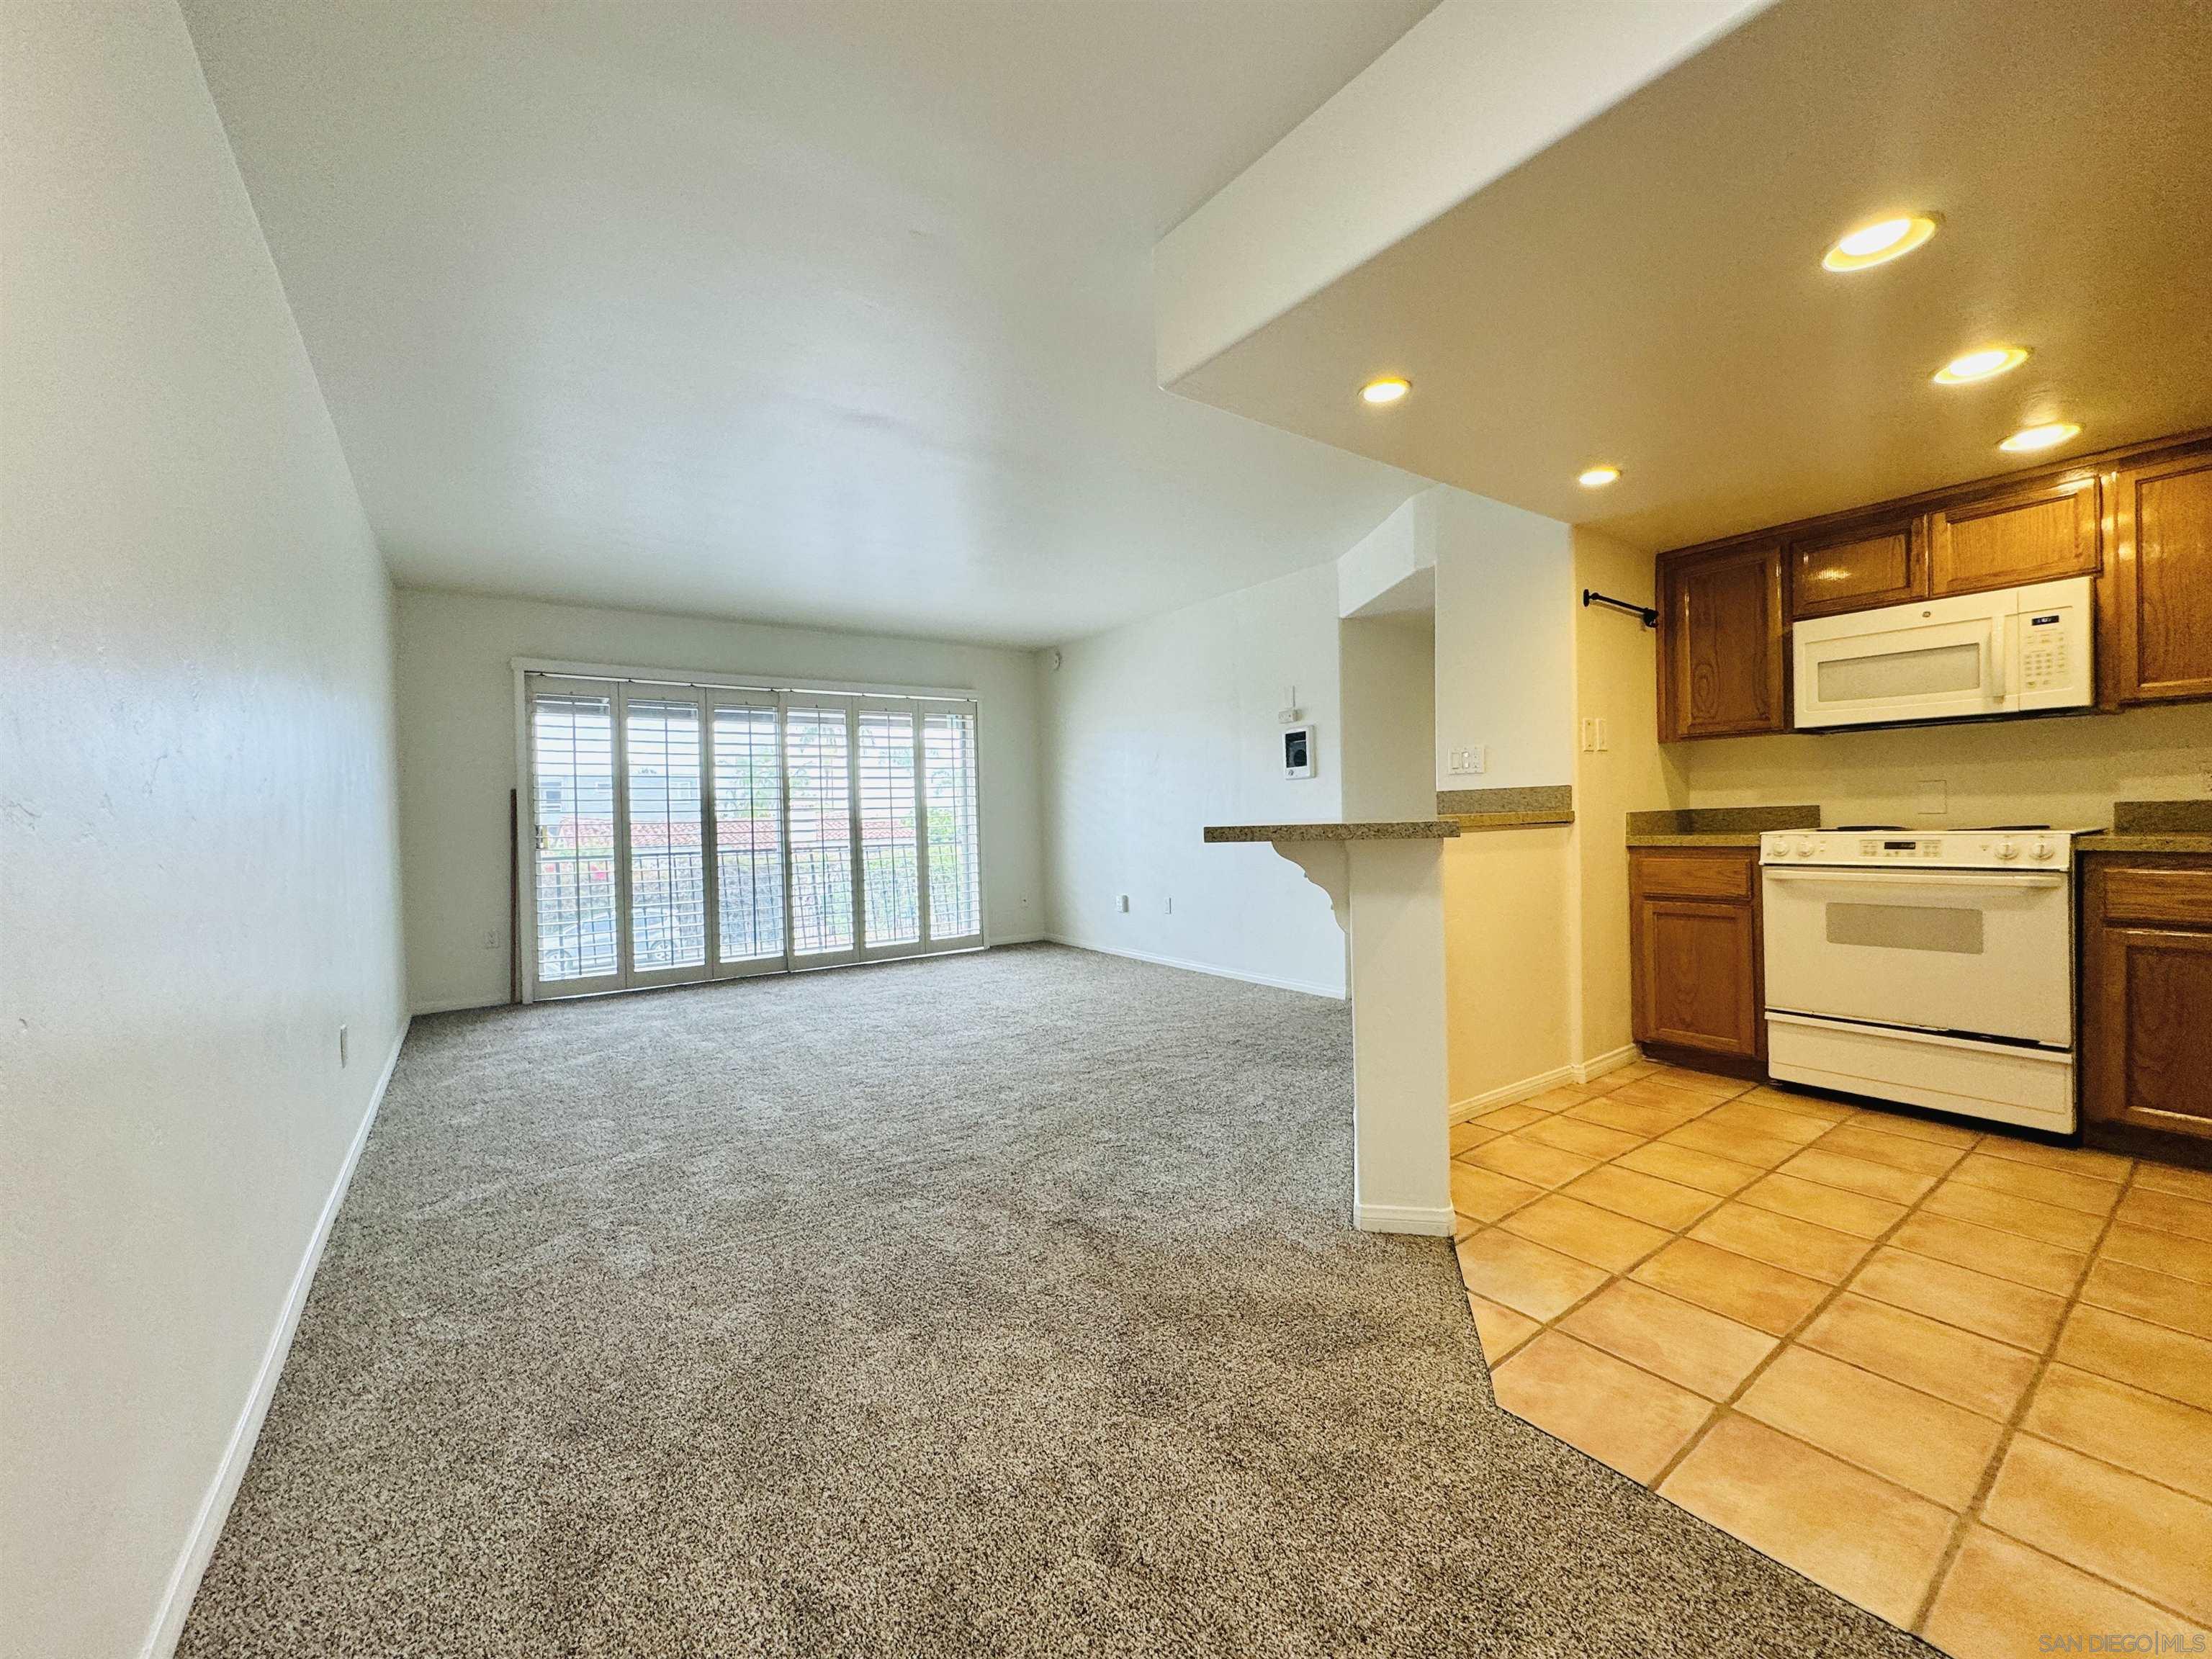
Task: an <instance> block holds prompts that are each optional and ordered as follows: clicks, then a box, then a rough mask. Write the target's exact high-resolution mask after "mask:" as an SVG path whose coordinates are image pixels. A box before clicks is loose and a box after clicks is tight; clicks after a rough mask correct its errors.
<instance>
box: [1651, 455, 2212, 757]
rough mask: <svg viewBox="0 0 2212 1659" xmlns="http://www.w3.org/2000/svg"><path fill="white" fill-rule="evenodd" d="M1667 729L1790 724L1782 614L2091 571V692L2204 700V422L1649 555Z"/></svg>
mask: <svg viewBox="0 0 2212 1659" xmlns="http://www.w3.org/2000/svg"><path fill="white" fill-rule="evenodd" d="M1656 574H1657V579H1658V583H1657V585H1658V593H1659V599H1658V605H1657V609H1658V612H1659V616H1658V629H1659V641H1658V651H1657V653H1656V654H1657V658H1658V664H1659V740H1660V741H1661V742H1662V743H1676V742H1680V741H1682V740H1683V739H1685V738H1729V737H1740V736H1743V735H1745V734H1747V733H1755V732H1786V731H1788V730H1789V729H1790V702H1789V687H1790V635H1789V629H1790V624H1791V623H1795V622H1798V621H1802V620H1806V619H1808V618H1811V617H1836V616H1843V615H1846V614H1848V613H1849V612H1851V611H1873V610H1878V609H1880V608H1881V607H1882V606H1885V605H1909V604H1911V603H1912V602H1913V601H1914V600H1916V599H1944V598H1948V597H1949V596H1951V595H1953V594H1959V593H1977V592H1987V591H1989V590H1990V589H1993V588H2000V587H2014V586H2027V585H2028V584H2030V583H2034V582H2045V581H2057V580H2063V579H2064V578H2067V577H2069V576H2085V575H2086V576H2094V577H2095V578H2096V579H2097V581H2096V611H2097V620H2096V634H2097V655H2098V670H2097V679H2098V686H2097V701H2098V702H2099V704H2100V706H2101V707H2103V708H2107V709H2112V708H2124V707H2126V706H2128V705H2130V704H2133V703H2151V702H2183V701H2186V700H2190V699H2195V698H2208V699H2212V433H2208V432H2196V433H2187V434H2178V435H2175V436H2173V437H2171V438H2162V439H2160V440H2158V441H2155V442H2154V443H2144V444H2136V445H2132V446H2130V447H2127V448H2124V449H2116V450H2111V451H2108V452H2106V453H2104V454H2101V455H2086V456H2081V457H2079V458H2076V459H2072V460H2069V461H2067V462H2063V463H2061V464H2058V465H2052V466H2050V467H2046V468H2044V469H2042V470H2040V471H2035V472H2033V473H2025V474H2020V475H2016V476H2015V477H2009V478H1984V479H1982V480H1980V481H1978V482H1977V483H1965V484H1958V485H1954V486H1952V487H1949V488H1947V489H1936V490H1929V491H1926V492H1924V493H1923V494H1921V495H1911V496H1906V497H1904V498H1902V499H1900V500H1897V501H1881V502H1875V503H1870V504H1869V505H1867V506H1864V507H1850V508H1848V509H1846V510H1844V511H1843V512H1840V513H1828V514H1826V515H1825V516H1823V517H1821V518H1818V519H1807V520H1801V521H1799V522H1797V523H1796V524H1789V525H1782V526H1777V527H1776V528H1774V529H1771V530H1763V531H1759V532H1753V533H1751V534H1748V535H1743V536H1737V537H1733V538H1730V539H1729V540H1728V541H1725V542H1713V543H1705V544H1701V545H1699V546H1696V547H1686V548H1678V549H1676V550H1674V551H1672V552H1667V553H1662V554H1661V555H1659V558H1658V566H1657V573H1656Z"/></svg>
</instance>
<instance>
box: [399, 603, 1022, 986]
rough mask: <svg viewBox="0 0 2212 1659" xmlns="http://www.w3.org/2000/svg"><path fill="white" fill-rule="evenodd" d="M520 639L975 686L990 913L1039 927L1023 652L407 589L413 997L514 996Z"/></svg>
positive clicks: (830, 676)
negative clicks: (510, 959)
mask: <svg viewBox="0 0 2212 1659" xmlns="http://www.w3.org/2000/svg"><path fill="white" fill-rule="evenodd" d="M517 657H542V658H550V659H556V660H561V661H566V662H588V663H599V664H606V665H613V666H618V667H628V668H672V669H696V670H706V671H713V672H716V673H757V674H768V675H777V676H785V675H790V676H806V677H817V678H821V679H823V680H828V681H833V682H836V683H839V684H847V683H865V684H872V685H927V686H939V687H944V688H947V689H951V688H958V689H961V690H973V691H974V692H975V694H976V702H977V710H978V713H977V720H978V733H979V742H980V753H979V756H978V765H979V767H980V768H981V802H980V804H981V810H982V833H983V886H984V895H983V896H984V906H985V920H986V924H987V927H988V928H989V930H990V935H991V938H992V939H993V941H994V943H1001V944H1003V943H1006V942H1008V941H1010V940H1013V939H1034V938H1036V936H1037V935H1038V933H1040V932H1041V931H1042V925H1043V924H1042V915H1043V905H1042V902H1041V895H1042V876H1041V873H1040V867H1039V866H1040V863H1041V856H1042V855H1041V851H1040V848H1039V843H1038V835H1037V797H1038V785H1037V732H1036V682H1035V678H1034V676H1033V674H1032V671H1031V665H1030V656H1029V653H1026V652H1018V651H1005V650H994V649H992V648H990V647H985V646H972V645H945V644H939V643H935V642H933V641H926V640H894V639H883V638H878V637H876V636H874V635H865V634H831V633H824V632H821V631H818V630H814V629H797V628H771V627H767V626H764V625H761V624H757V623H732V622H717V621H714V620H712V619H709V618H705V617H670V616H661V615H658V614H656V613H653V612H650V611H598V610H592V609H588V608H586V607H584V606H580V605H540V604H537V603H534V602H532V601H530V600H526V599H483V598H477V597H474V596H471V595H467V594H459V593H443V592H425V591H418V590H415V589H403V590H402V591H401V592H400V594H399V623H398V683H399V778H400V781H399V795H400V826H401V829H400V844H401V848H402V851H403V857H404V866H405V871H406V892H407V981H408V991H409V995H410V997H411V999H412V1000H413V1005H414V1006H415V1008H416V1011H417V1012H424V1011H428V1010H430V1009H435V1008H471V1007H480V1006H484V1005H486V1004H489V1003H495V1002H504V1001H506V1000H507V868H508V866H507V793H508V791H510V790H511V789H513V787H515V754H514V672H513V667H512V663H513V659H515V658H517ZM487 941H489V943H487Z"/></svg>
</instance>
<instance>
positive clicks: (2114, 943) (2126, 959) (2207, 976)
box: [2081, 854, 2212, 1146]
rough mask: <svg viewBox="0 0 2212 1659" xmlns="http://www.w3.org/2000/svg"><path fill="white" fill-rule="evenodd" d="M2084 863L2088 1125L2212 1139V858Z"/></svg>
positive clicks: (2105, 857) (2101, 1133) (2113, 858)
mask: <svg viewBox="0 0 2212 1659" xmlns="http://www.w3.org/2000/svg"><path fill="white" fill-rule="evenodd" d="M2082 862H2083V864H2084V866H2085V867H2086V869H2087V876H2086V878H2085V880H2084V884H2083V887H2082V899H2081V924H2082V925H2081V933H2082V939H2081V1115H2082V1118H2083V1121H2084V1127H2085V1132H2086V1133H2087V1136H2088V1138H2089V1139H2091V1140H2092V1141H2095V1140H2098V1139H2105V1140H2106V1142H2107V1143H2108V1144H2116V1145H2122V1146H2128V1145H2135V1146H2141V1144H2142V1143H2141V1139H2140V1137H2139V1136H2138V1138H2137V1139H2136V1140H2134V1141H2130V1139H2128V1137H2127V1132H2128V1131H2136V1132H2140V1131H2145V1130H2149V1131H2154V1132H2158V1133H2164V1134H2166V1135H2185V1136H2190V1137H2193V1138H2196V1139H2212V1040H2208V1037H2207V1033H2208V1032H2212V854H2200V855H2166V854H2093V855H2092V856H2090V857H2088V858H2086V859H2084V860H2082Z"/></svg>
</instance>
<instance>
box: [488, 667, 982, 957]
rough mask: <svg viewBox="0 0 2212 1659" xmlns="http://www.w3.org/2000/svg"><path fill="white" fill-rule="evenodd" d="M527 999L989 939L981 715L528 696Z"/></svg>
mask: <svg viewBox="0 0 2212 1659" xmlns="http://www.w3.org/2000/svg"><path fill="white" fill-rule="evenodd" d="M525 712H526V728H527V729H526V755H527V758H528V782H529V799H530V803H531V813H532V817H531V825H530V829H531V836H532V850H531V854H530V859H529V878H530V880H531V882H532V902H531V908H530V909H529V912H528V920H529V921H530V922H531V924H532V935H533V939H532V948H531V950H530V951H529V955H528V958H527V959H528V960H529V961H530V963H531V964H532V994H533V995H535V996H541V997H543V996H574V995H582V994H590V993H593V992H601V991H611V990H624V989H629V988H633V987H641V986H648V985H667V984H678V983H684V982H689V981H698V980H705V979H711V978H727V977H732V976H735V975H741V974H757V973H771V972H784V971H789V970H791V969H799V968H821V967H830V966H836V965H838V964H842V963H854V962H872V961H879V960H883V959H884V958H887V957H901V956H915V955H919V954H921V953H924V952H927V951H945V950H960V949H969V948H973V947H975V946H977V945H981V943H982V942H983V921H982V899H981V847H980V845H979V842H980V836H979V833H978V825H977V815H976V787H975V705H974V704H973V703H970V702H963V701H959V700H957V699H949V698H932V697H902V696H854V695H848V694H844V693H837V692H810V691H800V690H771V689H768V688H760V689H746V688H743V687H733V686H717V685H679V684H665V683H657V682H653V683H648V682H643V681H638V682H630V681H621V680H586V679H581V678H569V677H567V676H556V675H550V674H544V675H540V674H532V675H530V676H528V677H527V678H526V682H525Z"/></svg>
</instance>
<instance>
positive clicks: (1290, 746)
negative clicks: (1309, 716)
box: [1283, 722, 1314, 778]
mask: <svg viewBox="0 0 2212 1659" xmlns="http://www.w3.org/2000/svg"><path fill="white" fill-rule="evenodd" d="M1283 775H1284V776H1285V777H1286V778H1310V777H1311V776H1312V775H1314V729H1313V726H1312V724H1311V723H1310V722H1309V723H1308V724H1306V725H1304V726H1285V727H1284V728H1283Z"/></svg>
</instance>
